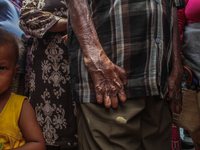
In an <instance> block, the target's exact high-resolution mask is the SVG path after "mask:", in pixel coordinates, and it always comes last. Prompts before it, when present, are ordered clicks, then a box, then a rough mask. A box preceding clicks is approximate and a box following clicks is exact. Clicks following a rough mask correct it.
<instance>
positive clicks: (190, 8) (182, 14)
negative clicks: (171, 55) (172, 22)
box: [178, 0, 200, 43]
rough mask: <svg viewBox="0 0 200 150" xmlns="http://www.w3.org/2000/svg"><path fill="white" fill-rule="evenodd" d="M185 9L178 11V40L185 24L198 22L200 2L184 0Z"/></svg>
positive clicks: (199, 18) (198, 0)
mask: <svg viewBox="0 0 200 150" xmlns="http://www.w3.org/2000/svg"><path fill="white" fill-rule="evenodd" d="M185 2H186V6H185V8H183V9H181V10H178V21H179V30H180V40H181V43H182V32H183V30H184V26H185V24H186V23H195V22H200V0H185Z"/></svg>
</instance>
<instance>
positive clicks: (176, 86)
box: [167, 65, 183, 114]
mask: <svg viewBox="0 0 200 150" xmlns="http://www.w3.org/2000/svg"><path fill="white" fill-rule="evenodd" d="M181 66H182V65H180V67H178V66H176V67H174V69H173V70H172V72H171V74H170V76H169V79H168V80H169V81H168V84H169V85H168V89H169V92H168V95H167V100H169V101H170V109H171V111H172V112H173V113H177V114H179V113H180V112H181V110H182V90H181V83H182V77H183V69H182V67H181Z"/></svg>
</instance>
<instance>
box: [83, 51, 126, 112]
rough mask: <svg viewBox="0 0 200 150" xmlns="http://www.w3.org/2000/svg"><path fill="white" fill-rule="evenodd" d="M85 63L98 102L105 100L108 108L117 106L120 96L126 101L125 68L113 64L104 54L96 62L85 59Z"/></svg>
mask: <svg viewBox="0 0 200 150" xmlns="http://www.w3.org/2000/svg"><path fill="white" fill-rule="evenodd" d="M85 64H86V67H87V68H88V72H89V74H90V75H91V77H92V80H93V83H94V86H95V92H96V99H97V102H98V103H102V102H104V105H105V107H106V108H110V107H111V106H112V107H113V108H116V107H117V106H118V98H119V100H120V101H121V102H125V101H126V94H125V92H124V86H126V85H127V78H126V71H125V70H124V69H123V68H121V67H119V66H117V65H115V64H113V63H112V62H111V61H110V59H108V57H107V56H106V55H104V54H103V55H101V58H100V59H99V61H97V62H96V63H94V62H91V61H87V59H85Z"/></svg>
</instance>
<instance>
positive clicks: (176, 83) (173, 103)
mask: <svg viewBox="0 0 200 150" xmlns="http://www.w3.org/2000/svg"><path fill="white" fill-rule="evenodd" d="M172 47H173V51H172V60H173V68H172V72H171V74H170V77H169V93H168V96H167V99H168V100H169V101H170V108H171V110H172V112H175V113H180V112H181V110H182V109H181V107H182V92H181V83H182V78H183V66H182V63H181V58H180V34H179V25H178V14H177V8H176V7H174V8H173V43H172Z"/></svg>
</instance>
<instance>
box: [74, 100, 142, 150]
mask: <svg viewBox="0 0 200 150" xmlns="http://www.w3.org/2000/svg"><path fill="white" fill-rule="evenodd" d="M144 106H145V98H144V97H143V98H136V99H131V100H130V99H128V100H127V101H126V102H125V103H120V104H119V106H118V108H116V109H113V108H109V109H106V108H105V107H104V105H99V104H92V103H88V104H77V119H78V142H79V150H142V149H141V148H140V142H141V132H140V127H141V125H140V113H141V112H142V110H143V109H144Z"/></svg>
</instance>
